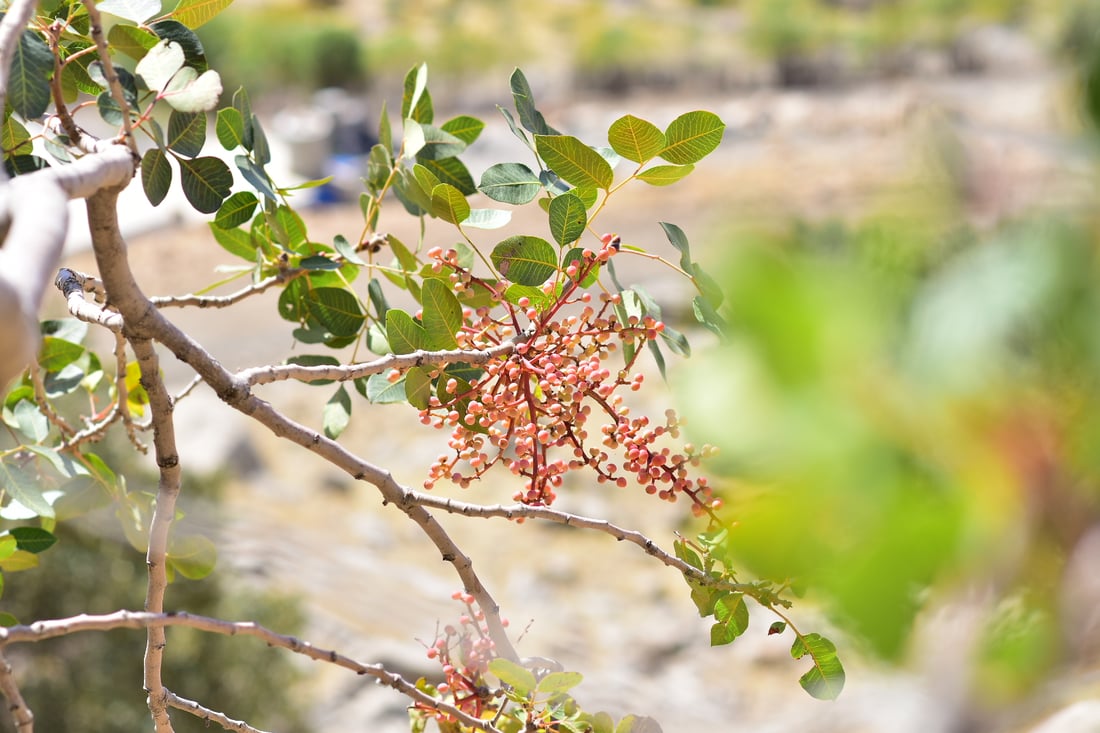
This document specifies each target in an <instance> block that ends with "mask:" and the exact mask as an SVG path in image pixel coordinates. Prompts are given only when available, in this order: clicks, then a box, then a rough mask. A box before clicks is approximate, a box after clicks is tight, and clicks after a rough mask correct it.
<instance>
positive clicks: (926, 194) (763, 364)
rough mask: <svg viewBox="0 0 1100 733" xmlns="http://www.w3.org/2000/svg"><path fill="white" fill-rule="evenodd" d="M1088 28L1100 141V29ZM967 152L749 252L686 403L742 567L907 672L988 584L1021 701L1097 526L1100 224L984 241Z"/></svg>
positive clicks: (997, 651)
mask: <svg viewBox="0 0 1100 733" xmlns="http://www.w3.org/2000/svg"><path fill="white" fill-rule="evenodd" d="M1080 17H1084V16H1080ZM1090 17H1091V16H1090ZM1071 27H1072V32H1071V33H1070V34H1069V36H1071V37H1072V38H1077V39H1078V40H1076V41H1074V42H1073V44H1067V47H1069V48H1071V49H1073V50H1072V51H1071V53H1070V60H1071V61H1072V62H1073V63H1074V64H1075V65H1076V66H1075V72H1076V78H1077V79H1078V82H1079V88H1080V90H1081V98H1082V101H1083V105H1084V107H1085V110H1086V111H1087V112H1088V113H1090V114H1091V116H1092V119H1094V120H1096V121H1097V122H1098V123H1100V106H1098V105H1097V103H1096V101H1095V100H1096V99H1098V98H1100V95H1098V96H1094V90H1095V89H1096V88H1098V87H1100V82H1097V79H1098V78H1100V77H1098V73H1100V62H1098V61H1097V58H1098V57H1097V49H1098V48H1100V43H1098V42H1097V41H1098V39H1100V35H1098V34H1097V30H1098V29H1100V16H1096V18H1095V22H1094V24H1093V25H1091V26H1088V27H1082V24H1081V23H1080V22H1078V23H1075V24H1074V25H1073V26H1071ZM1082 38H1083V39H1086V40H1087V42H1084V41H1081V40H1080V39H1082ZM1074 44H1076V45H1074ZM950 150H951V147H950V146H949V145H948V146H944V148H942V149H941V151H940V152H941V153H942V154H943V155H944V156H945V158H944V160H943V161H942V163H941V164H939V165H938V166H936V168H937V169H938V170H939V171H940V172H941V175H942V178H941V179H940V180H939V181H938V184H937V185H932V186H927V187H924V188H920V187H914V188H913V191H915V192H916V193H913V194H912V197H911V198H908V199H905V200H902V201H893V202H891V203H890V204H888V205H884V206H882V207H881V208H879V209H876V210H872V211H870V212H866V213H864V214H863V215H862V216H859V217H856V218H854V219H852V220H849V221H825V222H814V223H804V222H797V223H794V224H778V225H775V226H771V227H768V226H759V227H757V228H755V229H752V230H748V231H737V232H735V233H734V234H732V235H730V240H731V241H730V242H729V243H728V246H727V249H726V251H728V252H731V253H732V254H731V255H730V256H729V258H728V261H727V262H726V265H725V270H724V276H722V277H719V280H720V281H721V282H722V283H723V285H724V287H725V289H726V292H727V302H726V305H725V306H724V309H723V314H724V315H725V316H726V317H727V319H728V321H729V324H730V331H729V334H728V338H727V339H726V340H725V341H724V343H722V344H721V345H719V346H717V347H716V348H715V350H714V351H713V352H712V353H711V354H710V355H709V356H704V358H702V359H700V360H698V362H697V363H696V364H694V365H693V366H691V367H689V368H688V369H687V370H686V378H684V379H683V381H682V384H681V386H680V390H681V395H682V397H683V401H684V403H685V405H686V408H687V409H686V412H687V414H688V415H689V417H690V418H692V425H693V428H694V430H693V432H695V433H696V434H697V437H699V438H700V439H703V440H706V441H708V442H710V443H713V444H715V445H717V446H719V447H720V448H721V451H722V454H721V458H720V459H719V464H718V470H719V472H720V473H722V474H723V475H724V476H725V479H726V482H725V494H724V496H725V498H726V500H727V512H728V515H727V517H726V519H727V520H728V521H729V522H730V524H731V527H732V530H731V532H730V535H729V536H730V539H729V547H728V548H726V549H727V550H728V551H729V552H731V553H732V554H733V555H734V556H735V557H736V558H737V560H738V562H740V563H741V565H742V567H744V568H745V569H746V570H747V571H749V572H751V573H752V574H754V575H757V576H758V577H763V578H769V579H774V580H776V581H778V582H785V581H791V582H794V583H795V585H796V587H805V588H806V589H808V590H810V591H811V593H812V594H813V596H814V597H816V598H818V599H820V600H821V601H822V602H823V603H824V604H825V607H826V608H827V610H828V611H829V613H830V614H831V615H832V617H833V619H834V620H836V621H837V622H838V623H839V624H841V625H842V626H843V627H845V628H847V629H849V630H851V631H853V632H854V634H855V637H856V638H859V639H863V640H865V641H866V642H867V644H868V645H869V647H870V648H871V649H872V650H873V651H874V652H875V653H877V654H878V655H881V656H885V657H887V658H895V659H896V658H900V657H901V656H902V655H904V653H905V652H906V650H907V643H908V641H909V637H910V631H911V630H912V625H913V623H914V621H915V619H916V618H917V615H918V613H919V612H920V611H921V609H922V608H924V607H926V604H927V603H928V602H929V601H934V600H935V599H937V598H939V597H940V596H941V594H950V593H951V592H952V591H953V590H955V589H958V588H960V587H965V586H967V585H969V584H971V583H975V582H977V583H979V584H980V585H981V586H982V587H984V588H986V589H988V590H992V591H993V592H994V593H995V594H997V595H998V597H1000V598H1001V602H1000V603H999V604H997V606H996V608H995V611H994V613H993V614H992V615H991V617H990V618H989V619H988V622H987V626H986V630H985V633H984V634H983V636H982V638H981V640H980V643H979V645H978V656H979V658H978V659H977V660H976V672H975V674H976V677H977V679H978V681H979V682H980V683H981V684H982V686H983V688H984V689H985V691H986V692H987V693H988V694H990V695H992V696H994V697H996V698H997V699H1012V697H1013V696H1014V695H1017V694H1019V693H1020V691H1021V690H1023V689H1026V688H1027V686H1028V685H1030V684H1033V683H1035V682H1036V681H1038V680H1039V679H1041V678H1042V677H1043V675H1044V674H1046V673H1047V672H1048V671H1049V670H1050V668H1051V666H1052V665H1054V664H1056V663H1058V662H1059V661H1061V658H1062V654H1063V648H1062V647H1061V645H1060V639H1061V638H1062V637H1061V634H1062V633H1063V632H1065V631H1068V632H1069V633H1070V635H1071V636H1072V634H1073V632H1074V630H1065V629H1059V627H1058V618H1059V611H1060V609H1059V608H1058V603H1059V597H1060V591H1061V574H1062V570H1063V565H1064V563H1065V560H1066V558H1067V556H1068V555H1069V554H1070V553H1071V552H1072V550H1073V548H1074V547H1075V545H1076V543H1077V542H1078V540H1079V539H1080V538H1081V537H1082V535H1083V534H1084V533H1085V532H1086V531H1087V530H1088V529H1089V528H1090V527H1091V526H1096V525H1097V524H1100V251H1098V249H1097V246H1096V242H1097V241H1100V240H1098V237H1100V221H1098V220H1097V218H1096V216H1095V213H1094V207H1093V205H1092V202H1091V201H1081V202H1080V204H1079V205H1078V206H1076V207H1074V206H1069V207H1065V206H1062V207H1058V208H1057V209H1053V210H1052V209H1051V208H1050V207H1048V208H1047V209H1045V210H1038V209H1037V210H1035V211H1031V212H1025V213H1024V214H1023V215H1021V216H1018V217H1016V218H1015V219H1013V220H1011V221H1006V222H1004V223H1002V224H1000V225H998V226H997V227H996V228H994V229H992V230H983V229H979V228H977V227H975V226H973V225H972V224H971V223H970V221H969V219H968V218H967V215H966V210H965V206H964V202H962V201H961V200H960V199H959V198H958V197H957V192H958V191H960V187H959V186H958V183H957V181H956V180H955V179H954V178H952V172H954V171H957V170H958V169H959V164H958V161H957V160H955V159H953V158H952V157H951V156H952V153H951V152H950ZM841 646H843V644H842V645H841Z"/></svg>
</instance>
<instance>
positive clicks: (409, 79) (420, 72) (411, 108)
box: [401, 64, 433, 124]
mask: <svg viewBox="0 0 1100 733" xmlns="http://www.w3.org/2000/svg"><path fill="white" fill-rule="evenodd" d="M427 87H428V65H427V64H420V65H419V66H415V67H413V68H412V69H410V70H409V73H408V74H406V75H405V89H404V94H403V95H402V98H401V117H402V118H403V119H406V120H413V121H415V122H421V123H423V124H429V123H430V122H431V121H432V116H433V112H432V96H431V94H429V93H428V88H427Z"/></svg>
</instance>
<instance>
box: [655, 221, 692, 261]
mask: <svg viewBox="0 0 1100 733" xmlns="http://www.w3.org/2000/svg"><path fill="white" fill-rule="evenodd" d="M661 228H662V229H664V230H665V236H666V237H668V241H669V244H671V245H672V246H673V247H675V248H676V251H677V252H679V253H680V268H681V269H682V270H683V271H684V272H687V273H689V274H690V273H691V245H690V244H689V243H688V238H687V235H686V234H684V230H683V229H681V228H680V227H678V226H676V225H675V224H670V223H668V222H667V221H662V222H661Z"/></svg>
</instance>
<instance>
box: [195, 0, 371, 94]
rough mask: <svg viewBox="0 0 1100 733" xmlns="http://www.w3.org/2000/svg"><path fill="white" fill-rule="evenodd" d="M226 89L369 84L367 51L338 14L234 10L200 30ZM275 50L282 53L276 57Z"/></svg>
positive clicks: (269, 7) (285, 7) (290, 8)
mask: <svg viewBox="0 0 1100 733" xmlns="http://www.w3.org/2000/svg"><path fill="white" fill-rule="evenodd" d="M202 39H203V45H204V47H205V48H206V52H207V54H208V55H209V56H210V59H211V63H212V64H213V65H216V66H217V68H218V69H219V71H220V72H221V74H222V81H223V86H224V88H225V89H226V90H228V91H230V92H232V90H234V89H236V88H238V87H240V86H244V87H245V88H246V89H248V91H249V93H250V94H252V95H253V96H262V95H263V94H265V93H271V92H275V91H285V90H286V89H288V88H289V89H291V90H295V89H296V90H299V91H303V92H306V93H309V92H312V91H314V90H316V89H320V88H324V87H342V88H345V89H359V88H361V87H363V86H364V85H366V83H367V81H368V79H367V70H366V64H365V59H366V52H365V49H364V47H363V42H362V40H361V37H360V33H359V31H358V29H357V28H356V27H355V25H354V19H353V18H351V17H350V16H348V14H347V13H345V12H343V11H341V10H339V9H332V10H320V9H315V8H314V9H310V8H306V7H301V6H300V5H298V4H282V3H278V4H276V3H272V4H265V5H247V6H241V7H236V6H234V7H231V8H230V9H228V10H227V11H226V12H224V13H222V14H221V15H219V16H218V17H216V18H215V19H214V20H212V21H211V22H210V23H207V24H206V25H205V26H203V28H202ZM272 48H276V49H278V52H277V53H272Z"/></svg>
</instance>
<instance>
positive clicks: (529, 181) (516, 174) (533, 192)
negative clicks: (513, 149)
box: [477, 163, 542, 205]
mask: <svg viewBox="0 0 1100 733" xmlns="http://www.w3.org/2000/svg"><path fill="white" fill-rule="evenodd" d="M477 188H478V190H479V191H481V192H482V193H483V194H485V195H486V196H488V197H489V198H491V199H493V200H494V201H500V202H501V203H505V204H513V205H522V204H526V203H529V202H530V201H532V200H534V198H535V197H536V196H538V195H539V192H540V191H541V190H542V182H541V181H540V180H539V177H538V176H537V175H535V173H534V171H532V170H531V169H530V168H528V167H527V166H525V165H524V164H523V163H497V164H496V165H492V166H490V167H489V168H487V169H486V170H485V172H484V173H482V174H481V183H479V184H478V186H477Z"/></svg>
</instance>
